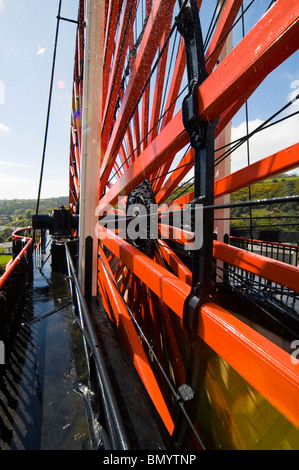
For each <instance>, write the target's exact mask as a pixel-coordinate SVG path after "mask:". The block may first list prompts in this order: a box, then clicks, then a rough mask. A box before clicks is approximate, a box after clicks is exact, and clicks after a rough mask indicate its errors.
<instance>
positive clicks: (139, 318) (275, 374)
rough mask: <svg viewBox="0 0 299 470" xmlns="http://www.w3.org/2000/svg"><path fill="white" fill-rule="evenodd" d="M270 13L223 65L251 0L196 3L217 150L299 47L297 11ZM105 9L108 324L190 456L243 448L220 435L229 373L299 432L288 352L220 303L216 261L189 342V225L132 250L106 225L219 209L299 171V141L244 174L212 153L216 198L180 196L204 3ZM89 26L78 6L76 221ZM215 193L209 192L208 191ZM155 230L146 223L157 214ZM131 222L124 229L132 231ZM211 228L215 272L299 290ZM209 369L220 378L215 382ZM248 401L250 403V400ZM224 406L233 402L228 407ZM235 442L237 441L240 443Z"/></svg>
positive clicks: (283, 5) (200, 113)
mask: <svg viewBox="0 0 299 470" xmlns="http://www.w3.org/2000/svg"><path fill="white" fill-rule="evenodd" d="M251 3H252V2H251ZM260 3H261V2H260ZM262 3H264V4H265V5H264V11H263V13H264V14H263V15H261V17H260V19H259V20H258V21H257V23H256V24H255V25H254V26H253V27H252V28H251V29H250V31H249V32H248V33H247V34H246V35H244V37H243V38H241V39H240V40H239V42H238V43H237V44H236V45H234V47H233V49H232V51H231V52H230V51H229V53H228V54H225V53H224V50H225V48H227V44H228V41H229V40H230V35H231V31H233V26H234V24H235V23H236V22H237V21H238V19H241V18H242V13H243V14H245V13H246V10H247V7H248V8H249V6H251V4H250V5H249V2H246V5H242V4H243V2H242V0H224V1H220V0H219V1H218V2H217V1H216V0H215V1H211V0H208V1H205V0H197V5H196V6H197V8H198V11H199V17H200V19H201V24H202V25H203V29H207V27H206V26H205V25H206V23H207V22H210V21H211V28H209V29H208V31H207V33H206V34H207V36H206V38H207V39H205V41H204V42H203V49H202V50H201V51H199V54H198V57H199V58H200V55H202V56H203V57H204V59H203V60H202V63H201V64H200V67H203V68H204V71H203V75H204V78H202V79H201V80H200V81H199V82H198V83H197V84H196V85H197V86H196V87H194V89H193V90H192V92H193V94H192V97H193V101H192V103H193V111H194V110H195V114H196V115H197V116H196V119H197V121H196V123H197V124H198V122H200V123H204V124H203V125H208V124H207V123H211V122H213V123H214V128H213V132H214V134H213V140H214V138H215V139H216V142H217V144H216V147H217V146H218V147H219V146H220V144H221V142H222V140H221V139H222V138H223V136H224V135H225V132H226V129H227V126H229V124H230V121H231V119H232V118H233V116H235V114H236V113H237V112H238V110H239V109H240V108H241V107H242V106H243V105H244V103H245V102H246V101H247V100H248V98H249V97H250V96H251V95H252V94H253V93H254V92H255V91H256V90H257V89H258V87H259V86H260V85H261V83H262V82H263V80H264V79H265V78H266V77H267V76H268V75H269V74H270V73H271V72H272V71H273V70H274V69H276V68H277V67H278V66H279V65H280V64H282V63H283V62H284V61H286V60H287V59H288V58H289V57H290V56H291V55H292V54H293V53H295V52H296V51H297V49H298V47H299V42H298V38H299V19H298V13H299V3H298V0H277V1H276V2H272V5H271V8H269V9H267V7H268V6H269V2H262ZM104 4H105V6H103V7H102V15H103V11H104V14H105V17H104V26H103V32H102V46H101V47H102V51H104V52H103V75H102V85H101V96H100V97H99V99H98V102H97V101H95V102H94V103H93V106H94V108H97V107H98V106H99V103H102V108H101V110H100V112H99V116H100V119H99V122H98V133H97V138H95V139H93V140H92V142H91V143H92V145H94V146H95V147H97V149H98V155H99V157H98V169H97V170H98V172H99V193H98V194H99V197H98V202H99V210H98V215H99V219H100V223H99V224H98V226H97V229H98V298H99V301H100V302H101V303H102V304H103V306H104V308H105V310H106V312H107V314H108V316H109V317H110V319H111V321H112V322H113V323H115V324H116V325H117V326H118V327H119V331H120V333H121V336H122V339H123V341H124V343H125V345H126V347H127V350H128V352H129V354H130V356H131V358H132V361H133V363H134V365H135V367H136V369H137V371H138V373H139V375H140V377H141V380H142V382H143V384H144V386H145V388H146V390H147V392H148V394H149V396H150V397H151V399H152V401H153V403H154V405H155V407H156V409H157V411H158V413H159V414H160V416H161V418H162V420H163V422H164V424H165V426H166V428H167V430H168V432H169V433H170V434H171V435H175V436H176V438H177V439H178V440H180V441H182V440H185V442H186V439H188V442H191V441H193V444H194V445H196V443H197V444H198V440H199V442H200V444H198V445H199V446H200V445H202V444H203V442H204V443H206V444H207V443H210V442H211V434H213V432H214V431H215V429H216V428H219V429H220V428H221V430H220V431H219V429H218V431H219V433H220V434H221V437H219V436H218V437H217V438H215V439H214V440H213V444H211V445H212V447H213V446H217V445H222V444H223V443H226V444H227V446H228V447H230V446H235V447H242V446H244V447H246V446H247V444H244V442H243V435H242V436H241V434H242V430H240V429H239V430H238V431H236V430H234V431H233V430H232V428H233V426H232V425H231V424H230V426H229V429H228V430H225V429H224V426H222V425H220V424H219V425H215V422H216V421H217V420H218V422H220V421H221V422H224V421H225V422H226V423H227V422H231V421H233V419H235V418H234V417H233V416H232V415H231V412H232V410H230V411H229V409H230V401H232V400H233V398H232V396H233V395H234V397H235V400H236V401H238V397H237V395H236V392H235V391H233V392H232V391H231V392H229V393H228V392H227V390H229V384H228V383H227V382H225V380H228V379H227V377H228V376H229V372H228V370H233V371H234V373H235V374H236V376H238V377H239V376H240V378H241V377H242V380H243V382H242V383H246V384H248V387H252V390H253V389H254V390H255V391H256V392H257V393H258V396H259V397H263V400H265V401H267V403H268V402H269V403H271V405H269V406H271V407H273V408H274V409H275V410H278V411H277V412H278V413H279V415H280V413H281V414H282V415H284V416H285V417H286V418H287V420H288V422H290V423H292V425H291V424H290V426H293V425H295V426H298V425H299V416H298V405H299V403H298V385H299V378H298V365H297V364H293V363H292V361H291V360H290V354H289V353H287V352H286V351H283V350H282V349H281V348H280V347H278V346H277V345H276V344H274V343H273V342H272V341H270V339H269V338H266V337H265V336H264V335H262V334H260V333H258V332H257V331H255V330H254V329H252V328H251V327H249V326H248V325H247V324H246V323H245V322H242V321H241V320H240V319H238V318H237V317H236V316H235V315H234V312H231V311H230V312H228V311H227V310H226V309H225V308H224V307H223V306H222V305H221V302H219V295H217V289H215V282H214V281H213V279H214V280H215V278H213V276H212V264H210V268H211V273H210V276H208V277H210V278H211V279H210V282H209V287H208V292H207V295H206V296H205V297H204V299H200V301H199V304H198V308H197V309H195V310H196V312H197V315H198V318H197V322H193V324H192V325H191V326H192V328H193V330H192V328H191V330H192V331H191V336H192V340H191V342H190V331H187V329H186V328H185V326H186V325H185V323H184V318H183V317H184V309H186V302H187V299H188V296H189V293H190V288H191V286H192V285H193V281H194V277H195V276H199V279H200V281H201V282H202V283H204V282H205V278H202V277H201V278H200V274H199V275H198V269H199V268H198V266H197V265H194V264H193V265H192V257H193V253H192V250H190V249H189V250H184V244H186V243H187V242H188V240H189V242H190V239H188V236H189V232H188V230H187V229H186V227H183V228H182V227H174V225H173V224H172V222H171V221H169V220H168V222H165V220H167V219H163V218H161V217H159V219H158V227H157V234H158V236H157V237H152V238H148V239H147V240H132V239H130V237H127V238H126V239H125V238H124V237H123V236H122V234H121V233H120V228H119V226H117V225H115V226H114V228H113V227H112V226H111V225H109V224H107V223H106V222H107V217H108V216H107V217H106V219H104V220H105V223H103V219H102V223H101V218H102V216H103V214H104V213H105V211H108V215H109V211H110V214H114V217H116V215H119V216H120V217H122V216H123V217H126V216H127V215H128V214H127V212H128V209H129V207H134V210H135V213H134V211H133V215H134V214H135V215H136V211H137V210H139V206H140V205H142V206H143V207H145V208H146V214H145V215H148V213H149V209H148V208H149V207H150V205H151V204H156V205H157V206H155V207H156V210H158V212H159V214H160V215H161V213H162V212H163V211H166V212H167V210H168V209H169V206H170V201H171V203H172V204H174V203H175V204H177V206H176V207H177V208H181V207H182V205H183V204H188V203H190V202H191V201H193V200H194V199H195V200H196V199H197V202H198V201H202V202H203V204H204V205H209V204H210V203H211V197H212V200H213V203H214V201H215V204H216V205H217V204H219V203H222V202H223V201H224V202H225V201H226V200H225V199H224V198H225V197H226V196H227V195H229V194H231V193H233V192H234V191H236V190H237V189H240V188H245V187H248V186H249V185H251V184H252V183H254V182H257V181H261V180H263V179H266V178H269V177H271V176H273V175H275V174H279V173H282V172H284V171H287V170H290V169H292V168H296V167H297V166H298V162H299V144H298V143H297V144H295V145H293V146H292V147H289V148H288V149H282V148H278V149H277V152H276V153H275V154H272V155H269V156H268V157H266V158H263V159H262V160H260V161H259V162H257V163H254V164H251V165H248V166H246V167H244V168H243V169H241V170H238V171H237V172H234V173H233V172H231V171H230V170H229V169H228V166H227V165H226V161H227V160H226V161H224V162H223V163H222V165H216V166H215V171H214V168H213V167H214V163H215V162H218V161H219V160H221V158H219V156H220V155H221V151H219V152H218V153H216V154H215V155H216V156H215V160H214V156H213V160H214V161H213V162H212V170H211V149H209V151H208V152H207V155H208V157H207V161H206V163H207V166H208V167H210V170H208V169H207V170H206V169H205V170H204V172H203V169H201V175H203V176H201V178H202V181H203V182H204V181H205V178H207V179H209V181H211V180H212V183H213V184H212V186H213V192H214V194H212V196H211V195H210V198H207V197H204V198H202V199H200V191H201V190H202V188H199V190H198V191H199V193H198V192H197V194H196V191H197V190H196V187H195V189H194V191H195V193H194V191H191V192H190V191H189V192H188V191H186V192H185V193H182V194H181V195H180V196H179V197H178V196H175V194H177V193H175V190H176V188H177V187H178V185H179V184H181V183H182V182H183V181H186V179H189V177H190V176H191V177H192V175H194V166H195V161H196V159H197V158H198V157H197V154H196V149H194V147H193V146H191V145H190V135H189V133H188V132H187V130H186V128H185V126H184V124H183V118H182V114H183V111H182V106H183V99H184V98H185V96H186V95H187V94H188V92H190V89H191V85H192V84H191V85H190V74H192V71H191V72H190V70H188V73H187V68H186V43H187V41H188V34H189V33H190V32H189V33H188V31H187V32H186V29H185V30H184V28H185V25H184V21H185V20H186V17H185V16H184V15H183V14H182V12H183V13H184V14H185V13H186V11H187V10H188V8H189V7H190V6H192V9H191V11H192V15H193V20H194V5H195V2H192V1H191V2H190V1H183V0H182V1H180V2H177V1H176V0H167V1H165V0H154V1H153V0H143V1H142V0H139V1H138V0H106V2H103V5H104ZM196 14H197V13H196ZM192 15H191V16H192ZM197 15H198V14H197ZM85 19H86V18H85V2H84V1H82V2H81V6H80V12H79V23H80V24H79V26H78V36H77V48H76V65H75V78H74V100H73V119H72V134H71V142H72V145H71V149H72V150H71V164H70V174H71V178H70V181H71V183H70V203H71V208H72V210H73V211H76V210H78V202H79V192H80V189H79V182H80V166H81V165H82V163H81V159H82V158H84V157H83V156H82V153H81V149H82V139H83V138H84V135H86V134H88V127H87V128H85V129H84V128H83V129H81V122H82V121H81V118H82V99H83V80H82V79H83V70H82V59H83V54H84V50H83V39H84V38H86V34H87V29H86V28H85V26H84V25H82V24H81V23H83V22H84V20H85ZM195 23H196V24H197V22H196V21H195ZM87 28H88V24H87ZM197 28H198V24H197ZM182 30H183V32H182ZM179 31H180V32H181V33H182V34H181V33H180V32H179ZM184 38H185V39H184ZM98 40H99V41H100V38H98ZM198 57H197V58H198ZM189 60H190V59H189V58H188V54H187V61H189ZM94 66H95V67H96V64H94ZM85 79H86V77H85V76H84V80H85ZM188 79H189V83H188ZM188 85H189V87H188ZM194 103H195V104H194ZM197 124H196V125H197ZM221 136H222V137H221ZM225 142H226V141H225ZM100 146H101V147H100ZM204 151H205V149H204ZM204 151H203V153H204ZM212 151H213V149H212ZM222 152H223V151H222ZM209 164H210V165H209ZM195 171H196V170H195ZM206 171H207V172H206ZM208 171H209V173H208ZM196 174H197V173H195V175H196ZM87 184H88V182H87ZM195 186H196V185H195ZM199 186H200V185H199ZM204 186H205V185H204ZM206 186H209V185H208V182H207V181H206ZM210 186H211V185H210ZM191 189H193V188H191ZM204 196H206V195H204ZM112 207H113V208H114V210H111V208H112ZM80 209H81V208H80ZM203 212H204V214H208V217H206V216H205V215H204V216H203V221H204V225H205V224H207V225H208V224H211V222H209V220H211V218H212V225H213V218H215V219H217V216H216V211H215V212H213V211H211V210H210V211H208V210H206V212H205V209H204V210H203ZM217 214H219V213H218V212H217ZM145 219H146V220H149V218H148V217H145ZM111 220H112V221H113V219H110V221H111ZM122 220H123V219H122ZM130 220H131V219H128V218H127V220H126V224H128V221H130ZM111 227H112V228H111ZM125 227H127V225H125ZM203 231H204V235H203V246H202V247H201V248H200V250H199V252H198V253H199V258H200V257H202V259H208V263H209V262H213V266H215V264H216V265H217V266H222V265H223V263H225V264H226V265H227V264H229V265H234V266H237V267H239V268H242V269H244V270H247V271H248V272H250V273H251V274H253V275H256V276H261V277H263V278H265V279H267V280H270V281H271V282H275V283H277V284H279V285H282V286H286V285H287V286H288V288H290V289H293V290H294V291H297V290H298V279H299V278H298V269H297V268H296V267H291V266H287V265H285V264H284V263H279V262H275V261H273V260H271V259H265V258H264V257H259V256H256V255H253V254H252V253H249V252H248V253H247V252H243V251H242V250H239V249H237V248H234V247H232V246H229V245H227V244H225V243H224V242H223V234H224V231H225V230H224V231H223V228H222V226H221V224H219V223H218V222H217V221H216V220H215V222H214V227H213V226H212V228H210V232H205V228H204V229H203ZM213 232H217V235H218V237H217V241H216V240H214V241H213ZM165 234H166V235H165ZM209 234H210V236H209ZM212 242H213V243H212ZM209 250H210V251H209ZM212 257H213V260H212V259H210V258H212ZM209 260H210V261H209ZM205 262H206V261H204V263H205ZM204 269H206V268H204ZM213 269H214V270H215V267H214V268H213ZM204 273H206V271H205V270H204ZM199 298H200V294H199ZM193 348H194V351H193ZM190 357H192V358H193V359H192V360H191V359H190ZM215 358H216V359H215ZM197 359H198V361H197ZM215 361H216V362H217V361H218V366H216V363H215ZM213 363H214V366H215V367H216V368H218V372H217V373H216V372H215V370H214V369H213V367H214V366H213V365H212V364H213ZM188 366H191V368H192V371H191V375H190V377H191V378H192V380H191V382H192V383H191V382H189V383H188V385H190V387H191V388H192V390H193V392H194V394H195V395H194V397H193V398H192V399H191V400H190V401H189V400H187V398H186V397H185V398H186V400H187V401H184V392H185V391H186V390H187V392H190V388H187V387H186V382H188V377H189V371H188V370H187V369H188ZM222 373H223V374H224V376H226V379H225V378H224V376H223V374H222ZM217 374H219V375H218V376H217ZM217 377H218V378H217ZM218 379H219V380H218ZM220 382H221V383H222V385H223V389H225V390H226V392H225V393H224V392H223V389H222V388H221V386H220V385H219V383H220ZM278 382H279V385H278V386H277V387H276V386H275V384H277V383H278ZM203 384H204V386H203ZM217 384H218V385H217ZM249 384H250V385H249ZM269 384H272V385H270V386H269ZM242 386H243V387H244V385H242ZM218 387H219V388H218ZM204 390H205V391H204ZM244 390H245V388H244ZM244 390H243V392H244ZM252 390H251V392H248V390H247V392H246V393H253V392H252ZM243 392H242V391H240V394H241V395H242V393H243ZM226 393H228V394H227V395H225V394H226ZM244 393H245V392H244ZM242 396H243V398H244V395H242ZM228 397H229V398H228ZM225 401H228V402H227V403H226V404H225ZM205 403H206V404H207V403H208V405H207V406H209V407H210V406H212V405H211V404H212V403H213V408H214V410H215V409H217V410H218V411H217V413H218V416H217V417H216V415H215V413H214V414H213V413H212V415H213V418H211V416H212V415H210V416H209V418H207V413H206V411H205V406H206V405H205ZM182 404H183V405H182ZM232 407H234V405H232ZM179 408H180V413H178V409H179ZM182 408H183V412H182ZM184 413H185V415H187V416H189V418H190V422H191V423H192V425H190V422H189V424H188V425H187V428H186V429H187V431H186V432H185V431H184V432H183V430H185V428H184V425H183V424H182V423H183V422H184V419H183V418H182V414H183V415H184ZM217 413H216V414H217ZM228 415H229V416H228ZM219 416H220V417H221V419H220V421H219ZM207 421H209V424H207ZM212 421H213V422H212ZM250 426H251V425H250ZM254 426H255V424H252V427H254ZM212 430H213V431H212ZM218 431H217V432H218ZM217 432H216V431H215V433H216V434H217ZM197 433H198V434H200V436H201V437H200V439H198V434H197ZM238 433H239V434H240V435H239V436H238V437H236V435H238ZM220 434H219V435H220ZM228 435H229V436H230V437H229V436H228ZM215 442H217V444H215ZM232 442H234V444H232ZM236 442H237V444H236ZM248 445H249V444H248Z"/></svg>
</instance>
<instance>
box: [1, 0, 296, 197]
mask: <svg viewBox="0 0 299 470" xmlns="http://www.w3.org/2000/svg"><path fill="white" fill-rule="evenodd" d="M208 1H209V0H208ZM248 2H249V0H244V3H245V6H246V4H248ZM58 4H59V0H0V44H1V47H0V199H13V198H22V199H29V198H31V199H35V198H36V197H37V194H38V182H39V175H40V166H41V159H42V152H43V143H44V134H45V124H46V115H47V106H48V96H49V88H50V77H51V67H52V58H53V48H54V39H55V30H56V16H57V12H58ZM268 5H269V0H255V4H254V6H253V7H251V9H250V10H249V12H248V15H247V23H246V26H247V28H248V29H249V28H250V27H251V24H254V23H255V21H256V18H258V17H260V15H261V13H264V12H265V10H266V8H267V6H268ZM77 10H78V0H63V1H62V12H61V16H63V17H66V18H71V19H77ZM236 33H237V35H238V34H239V35H240V34H241V30H240V26H239V29H237V30H236ZM75 35H76V25H75V24H72V23H68V22H64V21H61V22H60V29H59V37H58V48H57V59H56V70H55V76H54V87H53V98H52V107H51V114H50V123H49V134H48V140H47V149H46V158H45V167H44V177H43V184H42V192H41V197H42V198H48V197H57V196H66V195H67V194H68V165H69V146H70V117H71V100H72V78H73V66H74V50H75ZM298 93H299V54H298V52H297V53H295V54H294V55H293V56H292V57H291V58H290V59H288V60H287V61H286V63H284V64H283V65H282V66H281V67H279V68H278V69H277V70H276V71H275V72H273V73H272V74H271V75H270V77H268V78H267V79H266V80H265V82H264V83H263V84H262V86H261V88H260V89H259V90H258V91H257V93H255V94H254V95H253V97H252V99H251V100H250V101H249V103H248V109H249V121H250V122H249V127H250V129H253V128H254V127H256V126H257V125H259V124H260V123H262V122H263V121H264V120H265V119H267V118H268V117H269V116H270V115H271V114H272V113H274V112H275V111H277V110H278V109H279V108H280V107H282V106H283V105H284V104H286V103H287V102H288V100H289V99H290V97H291V96H294V95H296V94H298ZM298 107H299V104H298V102H297V103H296V104H294V105H292V107H291V108H290V109H289V110H288V111H287V112H288V113H289V112H291V111H294V110H295V109H299V108H298ZM274 129H275V130H274ZM298 129H299V118H298V116H297V117H296V118H292V119H291V120H288V121H286V122H284V123H281V124H279V125H277V126H275V127H274V128H271V129H270V130H268V131H264V132H263V133H260V134H258V136H257V137H255V138H254V139H252V140H251V143H250V159H251V162H252V163H253V162H254V161H256V160H258V159H260V158H262V157H265V156H268V155H270V154H271V153H273V152H274V151H276V150H279V149H282V148H285V147H287V146H289V145H291V144H293V143H295V142H297V141H298ZM244 133H245V112H244V108H243V109H242V110H240V112H239V113H238V114H237V115H236V117H235V119H234V120H233V127H232V138H233V139H236V138H238V137H240V136H243V135H244ZM246 163H247V154H246V148H245V146H243V147H241V148H240V150H238V152H235V153H234V155H233V158H232V169H233V170H236V169H238V168H241V167H242V166H244V165H245V164H246Z"/></svg>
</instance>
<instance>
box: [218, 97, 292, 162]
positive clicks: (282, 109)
mask: <svg viewBox="0 0 299 470" xmlns="http://www.w3.org/2000/svg"><path fill="white" fill-rule="evenodd" d="M298 99H299V94H298V95H296V96H295V97H294V98H293V99H291V100H290V101H289V102H288V103H287V104H285V105H284V106H283V107H282V108H280V109H279V110H278V111H276V112H275V113H274V114H272V116H270V117H269V118H268V119H267V120H266V121H264V122H263V123H262V124H260V125H259V126H258V127H257V128H256V129H254V130H253V131H251V132H250V133H249V134H248V135H247V136H244V137H243V138H242V139H241V140H239V141H238V143H236V144H235V145H234V146H233V147H232V148H231V149H228V150H227V151H226V152H224V153H223V154H222V155H220V156H219V157H218V158H217V159H216V160H215V166H217V165H219V163H221V162H222V161H223V160H224V159H225V158H227V157H228V156H229V155H231V154H232V153H233V152H234V151H235V150H237V149H238V148H239V147H240V146H241V145H243V144H244V143H245V142H246V141H247V140H248V139H250V138H251V137H252V136H254V135H255V134H256V133H257V132H260V131H261V130H264V129H265V128H266V126H268V124H269V123H270V121H272V120H273V119H274V118H275V117H276V116H277V115H278V114H280V113H282V112H283V111H285V110H286V109H287V108H288V107H290V106H291V105H292V104H293V103H295V101H297V100H298Z"/></svg>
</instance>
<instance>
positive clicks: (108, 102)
mask: <svg viewBox="0 0 299 470" xmlns="http://www.w3.org/2000/svg"><path fill="white" fill-rule="evenodd" d="M136 5H137V0H125V1H124V4H123V9H122V15H121V18H120V22H119V30H118V35H117V41H116V45H115V51H114V57H115V60H114V61H113V62H112V68H111V72H110V74H109V77H110V79H109V83H108V88H107V91H106V95H103V99H104V106H103V119H102V140H101V145H102V149H103V150H104V149H106V146H107V143H108V139H109V135H110V132H111V127H112V124H113V120H114V112H115V106H116V102H117V97H118V94H119V87H120V84H121V81H122V74H123V68H124V64H125V60H126V57H127V48H128V44H129V39H130V31H131V29H132V25H133V21H134V17H135V10H136ZM105 80H107V78H106V77H105Z"/></svg>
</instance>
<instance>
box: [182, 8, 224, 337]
mask: <svg viewBox="0 0 299 470" xmlns="http://www.w3.org/2000/svg"><path fill="white" fill-rule="evenodd" d="M180 6H181V11H180V14H179V16H178V18H177V22H178V31H179V32H180V33H181V35H182V36H183V38H184V41H185V51H186V63H187V72H188V94H187V96H186V97H185V98H184V100H183V106H182V113H183V123H184V126H185V128H186V130H187V132H188V134H189V136H190V143H191V145H192V147H193V148H194V152H195V170H194V196H195V201H196V202H195V203H193V208H194V209H195V206H196V204H202V205H203V206H213V204H214V138H215V127H216V124H217V120H216V121H212V122H207V121H204V120H203V119H202V118H201V116H200V114H199V100H198V96H199V95H198V89H199V86H200V85H201V84H202V83H203V82H204V81H205V79H206V78H207V76H208V74H207V72H206V68H205V57H204V46H203V39H202V31H201V24H200V19H199V13H198V8H197V2H196V0H187V1H186V0H185V1H184V2H183V1H182V0H180ZM213 229H214V223H213V209H209V210H206V211H203V227H202V230H203V234H202V235H203V237H202V238H203V244H202V247H201V248H199V249H197V250H194V251H193V275H192V288H191V292H190V294H189V296H188V297H187V298H186V300H185V304H184V312H183V324H184V326H185V328H186V329H187V331H188V332H189V334H190V336H191V337H192V335H193V334H194V332H196V330H197V325H198V318H199V309H200V306H201V305H202V304H203V303H204V302H206V301H207V300H208V298H209V295H210V293H211V290H212V251H213Z"/></svg>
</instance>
